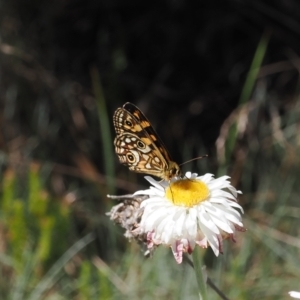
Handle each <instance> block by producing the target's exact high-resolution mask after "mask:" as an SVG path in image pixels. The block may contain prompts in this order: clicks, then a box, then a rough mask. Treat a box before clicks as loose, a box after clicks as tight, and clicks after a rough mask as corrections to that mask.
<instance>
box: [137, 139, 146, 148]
mask: <svg viewBox="0 0 300 300" xmlns="http://www.w3.org/2000/svg"><path fill="white" fill-rule="evenodd" d="M137 145H138V147H139V148H141V149H144V148H146V145H145V144H144V143H143V142H141V141H138V142H137Z"/></svg>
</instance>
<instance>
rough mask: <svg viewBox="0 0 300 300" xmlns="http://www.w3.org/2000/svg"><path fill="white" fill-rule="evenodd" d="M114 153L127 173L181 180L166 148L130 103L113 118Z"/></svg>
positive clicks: (178, 170) (142, 115)
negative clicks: (124, 166)
mask: <svg viewBox="0 0 300 300" xmlns="http://www.w3.org/2000/svg"><path fill="white" fill-rule="evenodd" d="M113 123H114V127H115V130H116V134H117V136H116V138H115V141H114V145H115V151H116V154H117V155H118V157H119V160H120V162H121V163H122V164H124V165H126V166H128V167H129V170H131V171H135V172H138V173H145V174H149V175H153V176H157V177H160V178H161V179H164V180H167V181H170V180H171V179H172V178H173V177H177V176H180V174H181V172H180V167H179V165H178V164H177V163H176V162H174V161H172V160H171V157H170V154H169V152H168V151H167V149H166V147H165V146H164V144H163V143H162V141H161V140H160V138H159V137H158V135H157V134H156V132H155V131H154V129H153V127H152V126H151V124H150V122H149V121H148V119H147V118H146V117H145V115H144V114H143V113H142V112H141V111H140V110H139V109H138V108H137V107H136V106H135V105H134V104H132V103H130V102H127V103H125V104H124V105H123V107H120V108H118V109H117V110H116V111H115V113H114V116H113Z"/></svg>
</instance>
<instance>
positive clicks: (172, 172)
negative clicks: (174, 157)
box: [165, 161, 181, 181]
mask: <svg viewBox="0 0 300 300" xmlns="http://www.w3.org/2000/svg"><path fill="white" fill-rule="evenodd" d="M180 175H181V171H180V167H179V166H178V164H177V163H176V162H174V161H169V167H168V170H167V171H166V172H165V179H166V180H168V181H169V180H171V179H172V178H173V177H177V176H180Z"/></svg>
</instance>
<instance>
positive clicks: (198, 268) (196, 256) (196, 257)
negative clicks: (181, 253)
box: [193, 246, 207, 300]
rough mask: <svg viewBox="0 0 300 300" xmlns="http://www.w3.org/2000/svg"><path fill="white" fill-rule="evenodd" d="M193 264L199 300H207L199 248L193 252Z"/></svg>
mask: <svg viewBox="0 0 300 300" xmlns="http://www.w3.org/2000/svg"><path fill="white" fill-rule="evenodd" d="M193 263H194V270H195V274H196V278H197V283H198V289H199V297H200V300H207V292H206V279H205V278H204V276H203V272H202V259H201V254H200V248H199V247H197V246H196V247H195V249H194V251H193Z"/></svg>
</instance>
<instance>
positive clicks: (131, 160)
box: [126, 153, 135, 163]
mask: <svg viewBox="0 0 300 300" xmlns="http://www.w3.org/2000/svg"><path fill="white" fill-rule="evenodd" d="M126 157H127V159H128V161H129V162H131V163H134V162H135V157H134V155H132V154H131V153H127V154H126Z"/></svg>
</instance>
